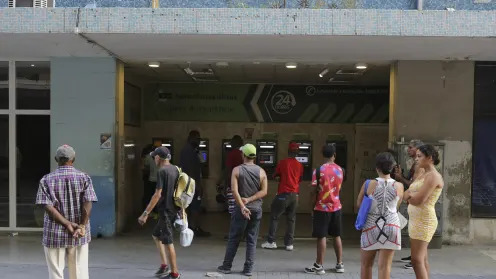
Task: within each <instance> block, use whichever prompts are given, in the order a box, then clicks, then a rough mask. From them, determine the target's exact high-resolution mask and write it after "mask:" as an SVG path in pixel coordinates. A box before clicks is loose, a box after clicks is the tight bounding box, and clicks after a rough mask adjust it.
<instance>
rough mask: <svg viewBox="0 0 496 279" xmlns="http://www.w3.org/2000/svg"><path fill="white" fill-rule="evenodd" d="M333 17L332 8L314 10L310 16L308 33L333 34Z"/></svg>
mask: <svg viewBox="0 0 496 279" xmlns="http://www.w3.org/2000/svg"><path fill="white" fill-rule="evenodd" d="M332 18H333V13H332V11H331V10H312V13H311V16H309V18H308V25H309V31H308V34H309V35H317V34H320V35H332Z"/></svg>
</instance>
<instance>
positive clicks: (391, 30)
mask: <svg viewBox="0 0 496 279" xmlns="http://www.w3.org/2000/svg"><path fill="white" fill-rule="evenodd" d="M401 16H402V12H401V11H400V10H387V11H386V10H384V11H380V12H378V13H377V35H389V36H399V35H401Z"/></svg>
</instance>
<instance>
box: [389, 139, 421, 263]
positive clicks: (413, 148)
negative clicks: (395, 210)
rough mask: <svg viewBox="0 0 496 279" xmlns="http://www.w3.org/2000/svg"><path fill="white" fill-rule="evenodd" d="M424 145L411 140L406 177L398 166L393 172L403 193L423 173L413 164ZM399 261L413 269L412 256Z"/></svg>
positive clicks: (419, 141) (416, 140)
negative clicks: (410, 163)
mask: <svg viewBox="0 0 496 279" xmlns="http://www.w3.org/2000/svg"><path fill="white" fill-rule="evenodd" d="M422 145H424V143H423V142H422V141H421V140H418V139H413V140H411V141H410V144H408V150H407V152H408V156H410V158H411V160H412V161H413V162H412V166H411V167H410V171H409V172H408V174H407V175H406V176H404V175H403V171H402V169H401V167H400V166H397V167H396V168H395V170H394V176H393V177H392V178H393V179H394V180H396V181H398V182H401V183H402V184H403V185H404V186H405V191H406V190H407V189H408V188H409V187H410V184H412V183H413V181H414V180H415V179H416V178H417V177H419V176H420V175H421V174H422V173H424V169H422V168H419V167H418V166H417V163H416V162H415V157H416V156H417V149H418V148H419V147H421V146H422ZM401 261H402V262H404V263H406V264H405V266H404V267H405V269H413V265H412V256H408V257H404V258H401Z"/></svg>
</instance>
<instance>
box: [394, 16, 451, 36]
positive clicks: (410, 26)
mask: <svg viewBox="0 0 496 279" xmlns="http://www.w3.org/2000/svg"><path fill="white" fill-rule="evenodd" d="M402 13H403V17H402V20H401V35H402V36H444V35H446V32H445V31H446V29H445V27H446V25H445V24H446V11H428V12H426V11H421V12H419V11H402Z"/></svg>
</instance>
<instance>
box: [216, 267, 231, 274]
mask: <svg viewBox="0 0 496 279" xmlns="http://www.w3.org/2000/svg"><path fill="white" fill-rule="evenodd" d="M217 271H218V272H220V273H224V274H230V273H231V269H230V268H227V267H224V266H223V265H221V266H219V267H217Z"/></svg>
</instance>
